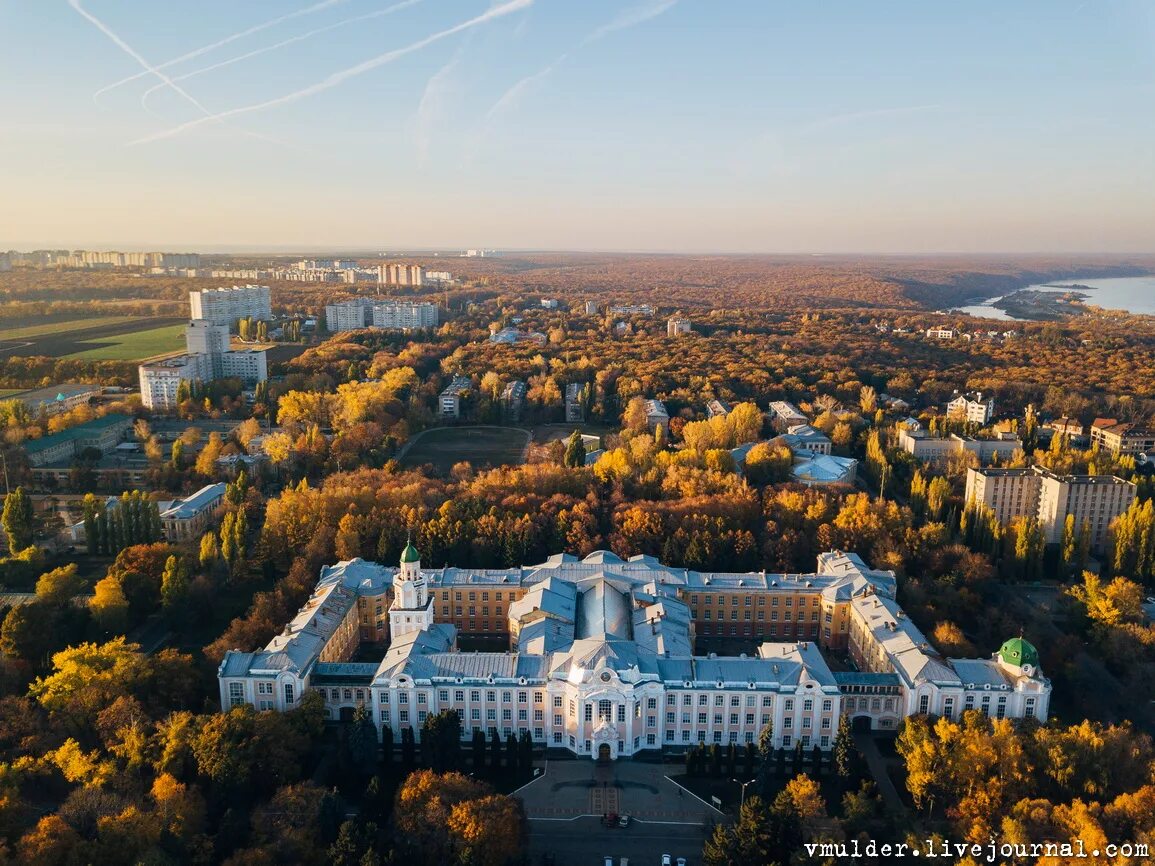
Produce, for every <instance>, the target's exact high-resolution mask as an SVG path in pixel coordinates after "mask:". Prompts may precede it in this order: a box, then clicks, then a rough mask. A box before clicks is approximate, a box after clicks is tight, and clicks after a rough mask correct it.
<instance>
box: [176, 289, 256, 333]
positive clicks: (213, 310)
mask: <svg viewBox="0 0 1155 866" xmlns="http://www.w3.org/2000/svg"><path fill="white" fill-rule="evenodd" d="M188 299H189V307H190V309H191V313H192V318H194V319H205V320H206V321H209V322H213V323H215V324H218V325H225V326H227V327H229V328H235V327H236V324H237V320H238V319H259V320H260V321H263V322H269V321H272V319H273V311H272V306H271V302H270V300H269V287H268V286H251V285H250V286H233V287H232V288H220V289H201V290H199V291H196V292H189V295H188Z"/></svg>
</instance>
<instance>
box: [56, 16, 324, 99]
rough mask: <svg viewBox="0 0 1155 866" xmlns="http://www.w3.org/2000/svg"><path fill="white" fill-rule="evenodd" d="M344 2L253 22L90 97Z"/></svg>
mask: <svg viewBox="0 0 1155 866" xmlns="http://www.w3.org/2000/svg"><path fill="white" fill-rule="evenodd" d="M344 2H346V0H321V2H320V3H314V4H313V5H312V6H306V7H305V8H304V9H298V10H297V11H296V12H289V13H288V14H286V15H279V16H277V17H276V18H270V19H269V20H268V21H264V22H262V23H261V24H255V25H253V26H252V27H249V28H247V29H245V30H240V31H238V32H236V33H233V34H232V35H231V36H226V37H225V38H223V39H218V40H217V41H216V42H212V43H210V44H208V45H202V46H201V47H200V48H197V49H194V50H193V51H190V52H188V53H187V54H182V55H181V56H180V57H174V58H173V59H172V60H166V61H165V62H164V63H161V64H158V65H157V66H155V67H152V68H151V69H150V70H146V71H142V72H137V73H136V74H135V75H129V76H128V77H127V78H122V79H120V81H114V82H113V83H112V84H108V85H105V86H104V87H102V88H100V90H98V91H96V93H94V94H92V98H93V99H97V98H98V97H100V96H101V95H102V94H105V93H108V92H109V91H110V90H115V89H116V88H117V87H120V86H121V85H124V84H128V83H129V82H132V81H136V80H137V79H138V78H144V77H145V76H146V75H148V74H149V72H150V71H152V72H155V70H157V69H168V67H170V66H175V65H176V64H177V63H183V62H184V61H186V60H192V59H193V58H194V57H200V56H201V55H202V54H207V53H208V52H210V51H215V50H216V49H218V48H221V47H223V46H225V45H228V44H229V43H230V42H235V41H236V40H238V39H243V38H244V37H246V36H252V35H253V34H254V33H259V32H260V31H262V30H267V29H268V28H270V27H274V26H276V25H277V24H281V23H283V22H285V21H288V20H290V19H292V18H299V17H300V16H302V15H309V14H311V13H313V12H320V11H321V10H322V9H326V8H328V7H330V6H336V5H337V4H338V3H344ZM69 3H70V4H71V0H69ZM74 8H75V6H74ZM162 86H163V85H162Z"/></svg>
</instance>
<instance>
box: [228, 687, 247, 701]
mask: <svg viewBox="0 0 1155 866" xmlns="http://www.w3.org/2000/svg"><path fill="white" fill-rule="evenodd" d="M244 702H245V684H244V683H229V704H230V705H231V706H234V707H239V706H240V705H241V704H243V703H244Z"/></svg>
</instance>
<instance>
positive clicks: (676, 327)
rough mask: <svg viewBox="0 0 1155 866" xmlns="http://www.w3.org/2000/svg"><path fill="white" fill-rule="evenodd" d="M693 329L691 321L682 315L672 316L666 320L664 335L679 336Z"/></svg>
mask: <svg viewBox="0 0 1155 866" xmlns="http://www.w3.org/2000/svg"><path fill="white" fill-rule="evenodd" d="M693 330H694V326H693V323H692V322H691V321H690V320H689V319H686V318H683V317H682V316H674V317H672V318H670V319H668V320H667V321H666V336H667V337H680V336H681V335H682V334H689V333H690V332H691V331H693Z"/></svg>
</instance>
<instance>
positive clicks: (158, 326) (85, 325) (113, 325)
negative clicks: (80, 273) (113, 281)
mask: <svg viewBox="0 0 1155 866" xmlns="http://www.w3.org/2000/svg"><path fill="white" fill-rule="evenodd" d="M184 322H185V320H184V319H183V318H175V317H155V316H150V317H140V318H134V317H130V316H103V317H95V318H90V319H66V320H55V321H51V320H42V321H39V322H29V323H27V324H22V325H21V326H20V327H18V328H4V329H2V330H0V354H5V355H24V356H43V357H48V358H80V359H84V360H95V361H137V360H140V359H142V358H149V357H152V356H153V355H160V354H163V353H166V352H176V351H179V350H180V349H181V348H182V347H183V343H184V341H183V340H182V339H181V336H182V334H183V331H184Z"/></svg>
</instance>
